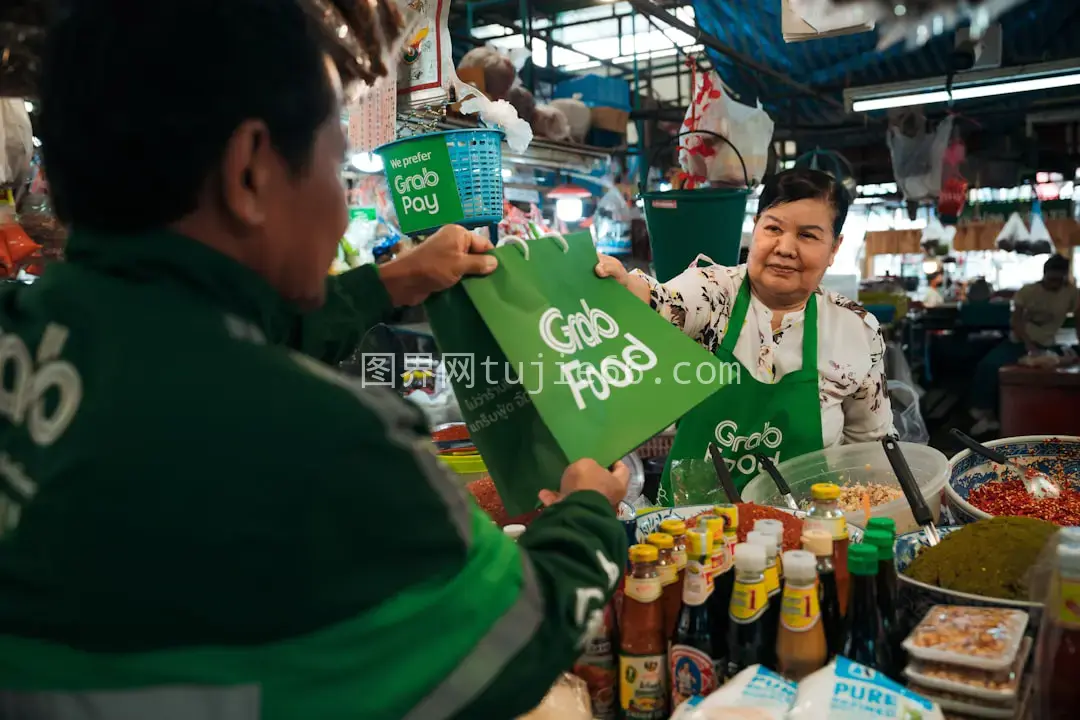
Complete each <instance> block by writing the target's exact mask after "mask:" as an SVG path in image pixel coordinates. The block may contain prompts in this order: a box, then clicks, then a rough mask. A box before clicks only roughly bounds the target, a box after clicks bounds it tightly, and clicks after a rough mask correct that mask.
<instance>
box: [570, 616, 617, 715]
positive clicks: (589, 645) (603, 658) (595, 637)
mask: <svg viewBox="0 0 1080 720" xmlns="http://www.w3.org/2000/svg"><path fill="white" fill-rule="evenodd" d="M573 672H574V674H575V675H577V676H578V677H579V678H581V679H582V680H584V681H585V685H586V686H587V687H588V689H589V701H590V703H591V705H592V716H593V718H595V720H615V718H616V716H617V707H618V699H617V698H616V697H615V695H616V693H617V692H618V690H617V688H618V668H617V667H616V663H615V604H614V602H609V603H608V604H607V606H605V607H604V621H603V622H602V623H601V624H600V625H599V626H598V627H596V628H594V629H593V631H592V632H590V633H589V635H588V636H587V637H586V638H585V646H584V647H583V648H582V651H581V655H580V656H579V657H578V659H577V662H575V663H574V668H573Z"/></svg>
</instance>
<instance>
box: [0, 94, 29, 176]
mask: <svg viewBox="0 0 1080 720" xmlns="http://www.w3.org/2000/svg"><path fill="white" fill-rule="evenodd" d="M33 155H34V131H33V127H32V126H31V124H30V113H28V112H27V111H26V103H25V102H24V101H23V100H22V99H21V98H0V185H6V184H9V183H14V182H15V181H17V180H18V179H19V178H20V177H21V176H22V175H23V174H24V173H26V172H27V171H29V170H30V159H31V158H32V157H33Z"/></svg>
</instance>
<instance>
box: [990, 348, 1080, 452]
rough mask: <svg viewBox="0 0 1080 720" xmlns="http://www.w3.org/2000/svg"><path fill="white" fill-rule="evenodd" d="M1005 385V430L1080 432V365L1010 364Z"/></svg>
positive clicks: (1002, 375)
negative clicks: (1030, 365)
mask: <svg viewBox="0 0 1080 720" xmlns="http://www.w3.org/2000/svg"><path fill="white" fill-rule="evenodd" d="M998 381H999V383H1000V385H1001V433H1002V435H1003V436H1005V437H1013V436H1017V435H1045V434H1053V433H1057V434H1061V435H1080V412H1077V408H1080V365H1070V366H1058V367H1045V368H1042V367H1026V366H1023V365H1007V366H1005V367H1003V368H1001V370H1000V371H999V373H998Z"/></svg>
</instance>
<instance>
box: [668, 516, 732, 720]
mask: <svg viewBox="0 0 1080 720" xmlns="http://www.w3.org/2000/svg"><path fill="white" fill-rule="evenodd" d="M688 540H689V546H690V549H689V556H688V560H689V562H688V563H687V565H686V572H685V573H684V575H683V600H682V609H681V611H680V612H679V620H678V623H677V624H676V627H675V637H674V639H673V640H672V643H671V651H670V652H669V654H668V669H669V671H670V674H669V676H668V677H670V679H671V709H672V711H674V709H675V708H676V707H678V706H679V704H681V703H683V702H686V701H687V700H688V699H690V698H691V697H693V696H695V695H701V696H706V695H708V694H709V693H711V692H712V691H713V690H716V688H717V687H718V686H719V679H718V678H717V675H716V667H717V665H718V664H719V663H721V662H722V661H723V656H724V652H723V650H722V648H721V647H717V646H716V644H715V643H714V642H713V638H712V621H711V619H710V617H709V612H710V609H709V597H710V596H711V595H712V592H713V585H712V577H711V576H710V575H709V572H708V566H709V560H710V556H711V555H712V543H713V540H712V536H710V535H709V533H708V531H705V530H699V531H697V532H692V533H690V534H689V536H688Z"/></svg>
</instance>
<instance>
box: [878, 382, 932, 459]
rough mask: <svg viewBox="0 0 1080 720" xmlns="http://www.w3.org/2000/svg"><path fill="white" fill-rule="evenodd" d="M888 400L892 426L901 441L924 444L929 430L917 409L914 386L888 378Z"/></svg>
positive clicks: (917, 401) (917, 395)
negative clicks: (890, 406)
mask: <svg viewBox="0 0 1080 720" xmlns="http://www.w3.org/2000/svg"><path fill="white" fill-rule="evenodd" d="M888 388H889V400H890V402H891V404H892V413H893V427H894V428H895V429H896V433H897V435H898V436H899V437H900V441H901V442H910V443H916V444H918V445H926V444H927V443H928V442H930V431H929V430H927V429H926V423H925V422H924V421H923V416H922V412H921V411H920V410H919V394H918V393H917V392H916V391H915V389H914V388H912V387H911V386H909V385H907V384H906V383H902V382H900V381H898V380H889V381H888Z"/></svg>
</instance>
